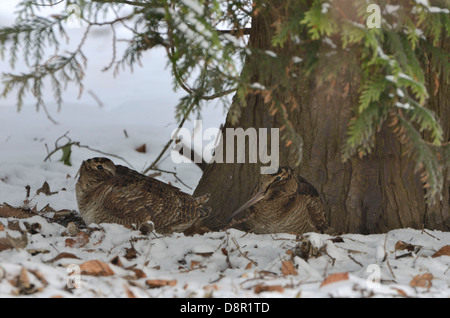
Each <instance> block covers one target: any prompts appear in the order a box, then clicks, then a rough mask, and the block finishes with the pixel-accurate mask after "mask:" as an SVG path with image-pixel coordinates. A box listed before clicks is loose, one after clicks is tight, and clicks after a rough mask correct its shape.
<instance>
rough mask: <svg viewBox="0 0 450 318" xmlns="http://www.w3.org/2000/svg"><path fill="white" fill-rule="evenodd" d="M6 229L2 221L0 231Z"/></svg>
mask: <svg viewBox="0 0 450 318" xmlns="http://www.w3.org/2000/svg"><path fill="white" fill-rule="evenodd" d="M4 230H5V226H4V225H3V223H2V222H0V232H1V231H4Z"/></svg>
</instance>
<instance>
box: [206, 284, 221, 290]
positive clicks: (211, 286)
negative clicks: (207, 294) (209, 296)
mask: <svg viewBox="0 0 450 318" xmlns="http://www.w3.org/2000/svg"><path fill="white" fill-rule="evenodd" d="M203 289H204V290H207V291H214V290H216V291H217V290H219V286H217V285H216V284H212V285H205V286H203Z"/></svg>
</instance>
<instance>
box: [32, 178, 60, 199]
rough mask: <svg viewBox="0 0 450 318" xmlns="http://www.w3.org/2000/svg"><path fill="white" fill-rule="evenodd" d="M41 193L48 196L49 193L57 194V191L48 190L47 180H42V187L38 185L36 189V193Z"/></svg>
mask: <svg viewBox="0 0 450 318" xmlns="http://www.w3.org/2000/svg"><path fill="white" fill-rule="evenodd" d="M41 193H43V194H45V195H47V196H49V195H53V194H57V193H58V191H56V192H52V191H50V186H49V185H48V183H47V181H44V184H43V185H42V187H40V188H39V189H37V190H36V195H39V194H41Z"/></svg>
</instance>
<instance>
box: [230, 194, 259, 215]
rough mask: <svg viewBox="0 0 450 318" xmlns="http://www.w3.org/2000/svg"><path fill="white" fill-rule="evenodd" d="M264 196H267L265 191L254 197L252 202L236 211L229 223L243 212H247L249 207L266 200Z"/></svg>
mask: <svg viewBox="0 0 450 318" xmlns="http://www.w3.org/2000/svg"><path fill="white" fill-rule="evenodd" d="M264 196H265V192H264V191H260V192H258V193H257V194H256V195H255V196H254V197H252V198H251V199H250V200H248V201H247V202H245V203H244V204H243V205H242V206H241V207H240V208H239V209H237V210H236V211H234V212H233V214H232V215H231V216H230V217H229V218H228V222H230V221H231V220H232V219H234V218H235V217H236V216H238V215H239V214H241V213H242V212H244V211H245V210H247V209H248V208H249V207H251V206H253V205H255V204H256V203H258V202H259V201H261V200H262V199H264Z"/></svg>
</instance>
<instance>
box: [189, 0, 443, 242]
mask: <svg viewBox="0 0 450 318" xmlns="http://www.w3.org/2000/svg"><path fill="white" fill-rule="evenodd" d="M282 3H283V1H273V2H271V6H273V8H272V9H274V8H275V9H276V8H277V5H278V8H279V7H280V6H281V5H282ZM270 12H271V10H268V12H267V14H259V15H257V16H256V17H254V19H253V22H252V29H251V32H250V44H249V45H251V46H253V47H256V48H261V49H264V50H265V49H268V50H272V51H275V52H276V53H283V54H286V55H288V56H289V55H292V56H294V55H297V56H298V55H299V52H295V50H294V51H293V47H292V46H289V45H286V46H284V47H283V48H279V47H277V48H274V47H273V46H272V45H271V39H272V36H273V32H274V30H273V25H274V24H273V22H274V21H275V19H276V17H275V15H274V14H271V13H270ZM273 12H276V10H273ZM297 50H298V48H297ZM244 70H245V71H247V72H250V74H251V75H250V78H251V79H252V80H253V81H254V82H258V83H262V84H264V85H268V86H270V84H273V83H267V77H265V80H261V78H260V69H259V62H258V60H257V59H256V58H253V57H252V56H249V58H248V59H247V61H246V64H245V66H244ZM272 80H273V81H276V80H275V79H272ZM262 81H266V82H265V83H264V82H262ZM269 81H270V80H269ZM299 81H301V83H300V84H299V89H298V91H297V92H296V93H295V95H296V96H295V97H296V99H297V101H298V103H299V107H297V108H296V109H294V110H291V111H290V113H289V119H290V121H291V122H292V124H293V126H294V127H295V129H296V131H297V132H298V133H299V134H300V136H302V139H303V158H302V161H301V164H300V166H298V167H294V165H295V160H294V159H293V158H294V156H293V153H292V151H293V149H291V148H292V146H290V147H285V145H284V143H282V142H280V164H281V165H282V166H290V167H291V168H295V169H296V170H297V171H298V172H299V173H300V175H301V176H302V177H304V178H305V179H306V180H308V181H309V182H310V183H311V184H313V185H314V186H315V187H316V188H317V190H318V191H319V193H320V195H321V198H322V201H323V203H324V205H325V209H326V213H327V216H328V218H329V223H330V225H331V226H332V227H334V228H335V229H336V230H338V231H341V232H353V233H363V234H366V233H379V232H385V231H388V230H390V229H394V228H401V227H412V228H422V227H423V226H424V227H426V228H431V229H441V230H446V229H447V230H448V229H449V228H450V213H449V210H450V209H449V204H450V202H449V191H448V189H449V181H448V179H449V177H448V176H449V175H448V171H443V173H445V174H447V178H445V179H446V184H445V187H444V189H445V191H444V193H443V196H444V199H443V200H442V201H441V202H439V203H438V204H437V205H435V206H431V207H428V206H427V205H426V202H425V199H424V190H423V187H422V183H421V181H420V176H419V175H418V173H416V172H415V171H414V167H415V164H414V161H413V159H412V158H411V157H410V156H408V155H405V151H406V149H405V146H403V145H401V144H400V143H399V142H398V141H397V139H396V138H395V135H394V134H393V133H392V132H391V130H390V128H389V127H388V126H387V125H384V126H383V127H382V129H381V130H380V131H379V132H378V133H377V135H376V141H375V148H374V150H373V151H372V153H371V154H370V155H367V156H365V157H363V158H357V157H355V158H352V159H351V160H349V161H347V162H345V163H344V162H342V159H341V147H342V144H343V143H344V141H345V137H346V131H347V126H348V123H349V120H350V118H351V116H352V114H351V110H352V109H353V107H354V105H355V104H356V103H357V101H358V94H357V91H358V88H359V79H358V76H357V75H355V74H352V73H351V71H349V70H348V69H347V70H346V71H343V73H342V81H339V83H338V82H336V83H333V85H329V86H328V87H326V88H325V87H324V86H323V85H319V84H318V83H317V81H316V80H306V79H299ZM429 82H430V85H429V89H430V91H431V92H433V87H434V86H433V85H434V84H433V83H434V77H433V74H430V81H429ZM440 82H441V84H440V87H439V91H438V93H437V94H436V95H433V96H432V97H431V98H430V102H429V103H430V107H431V108H432V109H433V110H434V111H435V112H436V113H437V114H438V116H439V117H440V118H441V125H442V127H443V128H444V130H445V138H446V140H449V138H450V128H449V127H450V110H449V108H448V100H449V98H450V93H449V86H448V84H446V83H445V80H444V75H441V81H440ZM233 107H239V106H238V105H236V103H233V105H232V107H231V110H230V111H233ZM241 111H242V113H241V116H240V118H239V120H238V123H236V124H235V125H232V124H231V120H230V117H227V120H226V123H225V125H224V127H223V130H224V131H225V129H226V128H236V127H242V128H243V129H246V128H249V127H254V128H269V129H270V128H277V127H278V128H279V127H281V126H282V125H283V121H282V119H281V117H280V116H281V115H279V113H277V114H276V115H275V116H271V115H270V112H269V105H267V104H266V103H265V102H264V99H263V97H262V96H261V95H248V96H247V99H246V105H245V107H243V108H242V110H241ZM223 137H224V143H226V135H225V134H223ZM247 149H248V148H247ZM224 158H225V156H224ZM259 168H260V164H259V163H257V164H250V163H247V164H238V163H234V164H232V163H212V164H209V165H208V166H207V167H206V169H205V171H204V174H203V176H202V178H201V180H200V182H199V185H198V186H197V189H196V191H195V195H201V194H204V193H210V194H211V198H210V200H209V202H208V205H209V206H211V207H212V209H213V215H212V216H211V217H210V218H209V219H206V220H204V222H203V224H202V225H204V226H206V227H208V228H211V229H220V228H223V227H225V226H226V221H225V220H226V218H227V217H228V216H230V215H231V213H232V212H233V211H234V210H236V209H237V208H238V207H239V206H240V205H242V204H243V203H244V202H245V201H246V200H247V199H248V198H249V195H250V193H251V192H252V190H253V188H254V187H255V185H256V184H257V182H258V180H259V175H260V170H259Z"/></svg>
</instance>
